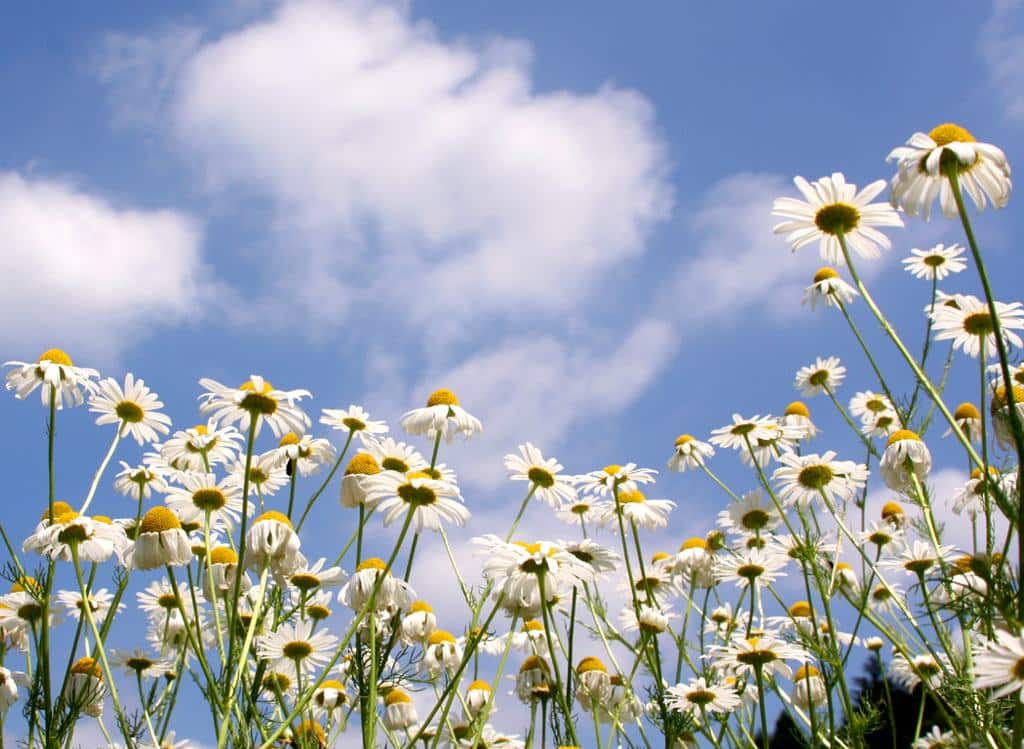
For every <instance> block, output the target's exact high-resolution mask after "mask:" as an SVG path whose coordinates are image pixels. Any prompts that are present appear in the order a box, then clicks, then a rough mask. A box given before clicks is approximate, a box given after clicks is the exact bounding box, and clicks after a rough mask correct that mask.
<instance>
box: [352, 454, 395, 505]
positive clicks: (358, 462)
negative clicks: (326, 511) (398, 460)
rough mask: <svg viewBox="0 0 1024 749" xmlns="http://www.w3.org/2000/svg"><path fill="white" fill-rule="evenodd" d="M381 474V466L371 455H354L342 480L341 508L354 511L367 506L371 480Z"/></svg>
mask: <svg viewBox="0 0 1024 749" xmlns="http://www.w3.org/2000/svg"><path fill="white" fill-rule="evenodd" d="M379 473H380V464H379V463H378V462H377V460H376V459H375V458H374V457H373V456H372V455H371V454H370V453H356V454H355V455H353V456H352V459H351V460H350V461H349V462H348V465H347V466H346V467H345V475H344V476H342V479H341V506H342V507H347V508H349V509H352V508H355V507H359V506H360V505H362V504H366V491H367V489H368V488H369V486H370V480H371V479H373V478H374V477H375V476H377V475H378V474H379ZM403 475H404V474H403ZM368 506H372V505H368Z"/></svg>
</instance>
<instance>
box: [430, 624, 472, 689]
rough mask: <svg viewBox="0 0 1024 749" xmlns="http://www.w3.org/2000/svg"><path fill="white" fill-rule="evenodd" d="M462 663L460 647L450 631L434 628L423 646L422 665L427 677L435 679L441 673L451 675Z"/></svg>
mask: <svg viewBox="0 0 1024 749" xmlns="http://www.w3.org/2000/svg"><path fill="white" fill-rule="evenodd" d="M460 663H462V649H461V648H460V647H459V643H458V641H457V640H456V639H455V636H454V635H453V634H452V633H451V632H445V631H444V630H443V629H438V630H434V632H432V633H431V634H430V636H429V637H428V638H427V642H426V645H425V646H424V648H423V661H422V666H423V670H424V672H425V673H426V674H427V677H428V678H429V679H431V680H432V681H433V680H436V679H437V678H438V677H439V676H440V675H441V674H442V673H447V674H448V675H449V676H451V675H452V674H453V673H454V672H455V669H457V668H458V667H459V664H460Z"/></svg>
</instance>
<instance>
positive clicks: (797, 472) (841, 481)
mask: <svg viewBox="0 0 1024 749" xmlns="http://www.w3.org/2000/svg"><path fill="white" fill-rule="evenodd" d="M835 457H836V454H835V453H834V452H832V451H831V450H829V451H828V452H826V453H824V454H822V455H797V454H795V453H785V454H783V455H781V456H780V457H779V462H780V463H781V464H782V467H781V468H777V469H776V470H775V472H774V473H773V474H772V481H775V482H777V483H778V485H779V499H780V500H781V501H782V503H783V504H785V505H787V506H790V507H792V506H794V505H795V506H798V507H806V506H807V505H809V504H810V503H811V502H814V501H816V500H817V501H820V500H822V499H823V496H822V495H824V499H825V500H826V503H827V505H830V506H833V507H834V506H835V505H836V504H838V500H842V501H848V500H851V499H853V498H854V497H855V496H856V495H857V492H858V491H859V490H860V489H862V488H863V487H864V485H865V484H866V483H867V480H868V469H867V467H865V466H863V465H861V464H859V463H855V462H854V461H852V460H834V458H835Z"/></svg>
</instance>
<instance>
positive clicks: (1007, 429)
mask: <svg viewBox="0 0 1024 749" xmlns="http://www.w3.org/2000/svg"><path fill="white" fill-rule="evenodd" d="M1011 397H1012V398H1013V409H1014V410H1015V411H1016V412H1017V418H1018V419H1019V420H1021V421H1024V387H1021V386H1020V385H1014V386H1013V387H1012V388H1010V390H1009V391H1007V389H1006V386H1005V385H996V386H995V387H994V388H992V400H991V402H990V403H989V413H991V414H992V428H993V429H994V430H995V433H996V441H997V442H998V443H999V446H1000V447H1003V448H1010V447H1013V445H1014V444H1015V442H1014V438H1013V428H1012V424H1011V422H1010V398H1011Z"/></svg>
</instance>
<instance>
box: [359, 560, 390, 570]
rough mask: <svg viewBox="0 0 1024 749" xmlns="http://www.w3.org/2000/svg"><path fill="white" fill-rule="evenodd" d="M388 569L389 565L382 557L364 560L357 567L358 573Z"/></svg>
mask: <svg viewBox="0 0 1024 749" xmlns="http://www.w3.org/2000/svg"><path fill="white" fill-rule="evenodd" d="M386 568H387V564H386V563H385V562H384V560H383V559H381V558H380V557H370V558H369V559H364V560H363V561H361V562H360V563H359V564H358V565H357V566H356V572H364V571H366V570H383V569H386Z"/></svg>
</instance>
